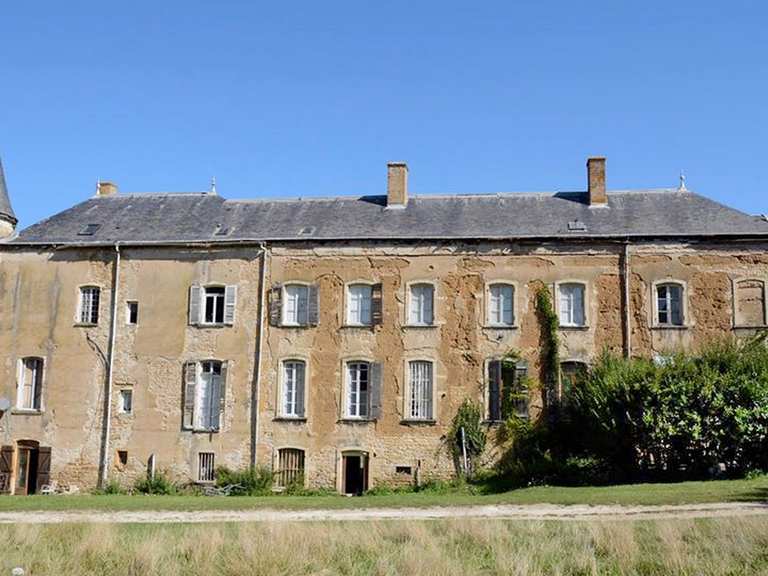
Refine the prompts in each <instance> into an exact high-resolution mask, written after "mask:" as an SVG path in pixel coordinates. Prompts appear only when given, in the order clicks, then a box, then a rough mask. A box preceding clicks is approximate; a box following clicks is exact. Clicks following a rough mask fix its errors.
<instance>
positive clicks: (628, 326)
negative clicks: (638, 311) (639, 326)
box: [622, 240, 632, 358]
mask: <svg viewBox="0 0 768 576" xmlns="http://www.w3.org/2000/svg"><path fill="white" fill-rule="evenodd" d="M622 276H623V277H624V286H623V297H624V357H625V358H629V357H630V356H631V355H632V333H631V331H632V323H631V317H632V314H631V310H630V308H631V307H632V304H631V299H630V294H629V277H630V269H629V241H628V240H627V241H626V242H624V254H623V257H622Z"/></svg>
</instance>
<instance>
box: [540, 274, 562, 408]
mask: <svg viewBox="0 0 768 576" xmlns="http://www.w3.org/2000/svg"><path fill="white" fill-rule="evenodd" d="M536 315H537V316H538V318H539V325H540V327H541V337H540V345H541V364H542V366H541V369H542V380H543V382H544V385H545V389H546V390H547V391H548V392H550V393H551V392H552V389H553V387H554V386H556V385H557V383H558V382H559V380H560V336H559V333H558V328H559V326H560V320H559V318H558V316H557V312H556V311H555V307H554V305H553V304H552V294H551V292H550V291H549V289H548V288H547V287H546V286H539V288H538V289H537V290H536Z"/></svg>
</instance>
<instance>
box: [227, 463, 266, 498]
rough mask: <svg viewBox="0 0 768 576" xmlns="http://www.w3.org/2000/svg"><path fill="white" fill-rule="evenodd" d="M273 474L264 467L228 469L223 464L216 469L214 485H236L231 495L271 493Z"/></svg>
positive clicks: (263, 494)
mask: <svg viewBox="0 0 768 576" xmlns="http://www.w3.org/2000/svg"><path fill="white" fill-rule="evenodd" d="M273 483H274V475H273V474H272V470H270V469H269V468H266V467H261V466H257V467H255V468H245V469H243V470H230V469H229V468H227V467H225V466H220V467H218V468H217V469H216V486H229V485H238V486H239V487H238V488H236V489H234V490H232V492H231V494H232V495H233V496H265V495H268V494H271V493H272V485H273Z"/></svg>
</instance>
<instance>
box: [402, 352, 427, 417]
mask: <svg viewBox="0 0 768 576" xmlns="http://www.w3.org/2000/svg"><path fill="white" fill-rule="evenodd" d="M408 372H409V378H408V381H409V387H408V406H407V408H406V410H407V415H408V419H409V420H432V419H433V415H432V390H433V381H432V380H433V369H432V362H428V361H423V360H417V361H413V362H409V363H408Z"/></svg>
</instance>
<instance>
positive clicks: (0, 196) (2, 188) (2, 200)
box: [0, 160, 16, 224]
mask: <svg viewBox="0 0 768 576" xmlns="http://www.w3.org/2000/svg"><path fill="white" fill-rule="evenodd" d="M1 217H5V219H6V220H10V221H11V222H13V223H14V224H15V223H16V214H14V213H13V208H12V207H11V199H10V198H9V197H8V187H7V186H6V184H5V172H4V171H3V161H2V160H0V218H1Z"/></svg>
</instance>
